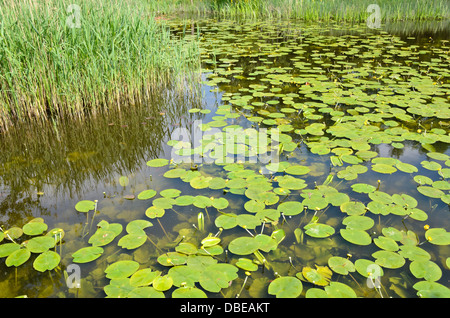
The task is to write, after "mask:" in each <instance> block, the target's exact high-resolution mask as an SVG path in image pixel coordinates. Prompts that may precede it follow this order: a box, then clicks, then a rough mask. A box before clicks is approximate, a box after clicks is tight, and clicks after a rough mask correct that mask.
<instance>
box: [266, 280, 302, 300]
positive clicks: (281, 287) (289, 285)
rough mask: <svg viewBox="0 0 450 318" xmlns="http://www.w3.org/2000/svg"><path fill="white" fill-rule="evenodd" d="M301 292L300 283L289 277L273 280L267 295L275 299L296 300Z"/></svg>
mask: <svg viewBox="0 0 450 318" xmlns="http://www.w3.org/2000/svg"><path fill="white" fill-rule="evenodd" d="M302 290H303V285H302V282H301V281H300V280H299V279H297V278H295V277H291V276H283V277H277V278H275V279H274V280H273V281H272V282H271V283H270V285H269V289H268V293H269V294H270V295H275V296H276V297H277V298H296V297H298V296H300V294H301V293H302Z"/></svg>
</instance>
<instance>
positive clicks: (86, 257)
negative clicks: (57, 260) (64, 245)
mask: <svg viewBox="0 0 450 318" xmlns="http://www.w3.org/2000/svg"><path fill="white" fill-rule="evenodd" d="M102 254H103V248H101V247H98V246H89V247H83V248H81V249H79V250H78V251H76V252H75V253H73V254H72V257H73V262H75V263H88V262H92V261H94V260H96V259H97V258H99V257H100V256H101V255H102Z"/></svg>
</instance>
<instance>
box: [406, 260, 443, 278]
mask: <svg viewBox="0 0 450 318" xmlns="http://www.w3.org/2000/svg"><path fill="white" fill-rule="evenodd" d="M409 270H410V271H411V273H412V274H413V275H414V276H415V277H416V278H419V279H420V278H423V279H425V280H427V281H430V282H435V281H437V280H439V279H440V278H441V277H442V270H441V269H440V267H439V266H438V265H437V264H436V263H434V262H432V261H430V260H421V261H417V260H415V261H413V262H411V264H410V265H409Z"/></svg>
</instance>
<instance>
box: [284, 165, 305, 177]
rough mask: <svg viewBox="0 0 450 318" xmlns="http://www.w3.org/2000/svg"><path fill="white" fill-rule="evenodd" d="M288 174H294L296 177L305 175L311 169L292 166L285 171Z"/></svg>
mask: <svg viewBox="0 0 450 318" xmlns="http://www.w3.org/2000/svg"><path fill="white" fill-rule="evenodd" d="M284 171H285V172H286V173H287V174H292V175H295V176H299V175H304V174H307V173H308V172H310V171H311V169H310V168H309V167H306V166H299V165H292V166H289V167H287V168H286V169H285V170H284Z"/></svg>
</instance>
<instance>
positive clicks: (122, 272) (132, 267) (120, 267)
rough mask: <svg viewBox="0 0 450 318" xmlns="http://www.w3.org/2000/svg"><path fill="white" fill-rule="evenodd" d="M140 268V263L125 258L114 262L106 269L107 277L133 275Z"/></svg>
mask: <svg viewBox="0 0 450 318" xmlns="http://www.w3.org/2000/svg"><path fill="white" fill-rule="evenodd" d="M138 268H139V263H138V262H135V261H130V260H125V261H117V262H115V263H112V264H111V265H109V266H108V267H107V268H106V269H105V273H106V277H107V278H109V279H120V278H127V277H129V276H131V275H132V274H133V273H134V272H136V271H137V269H138Z"/></svg>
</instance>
